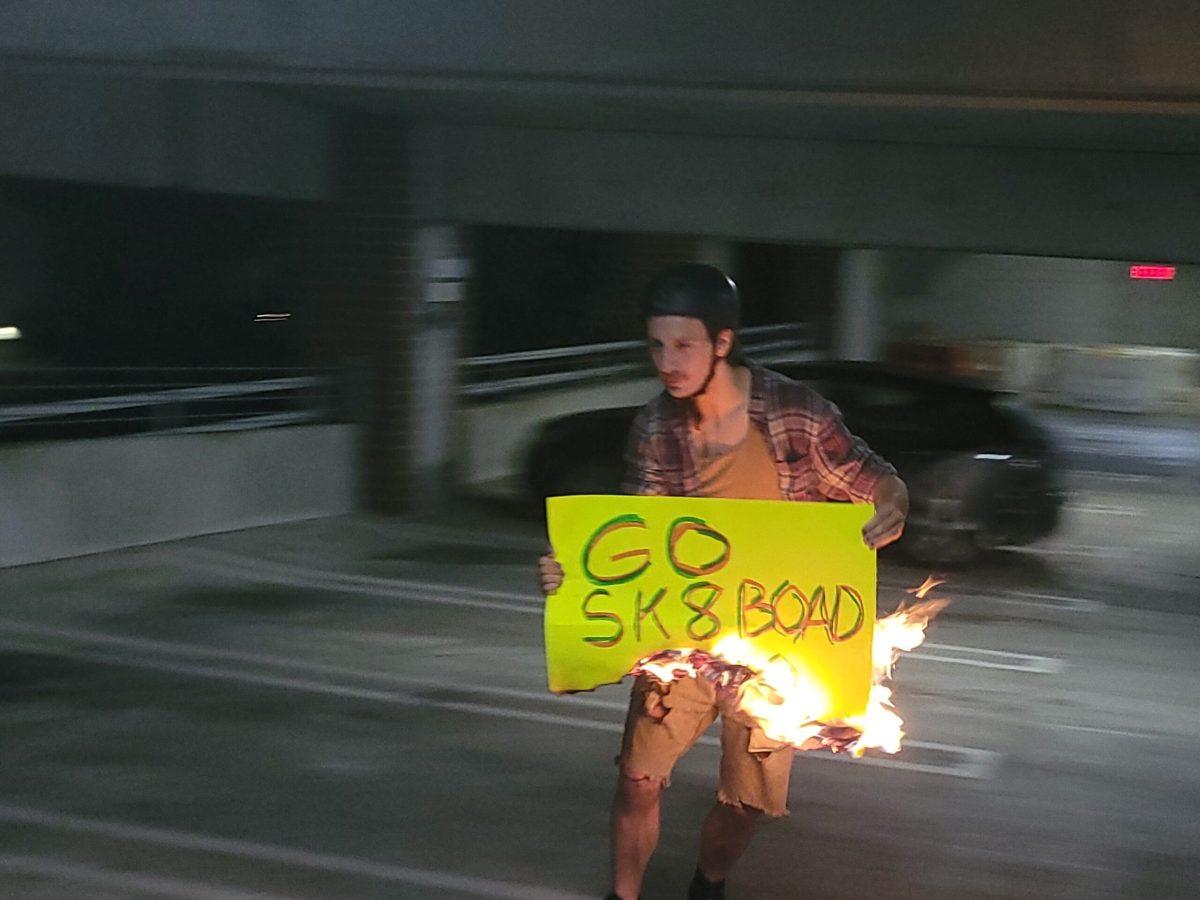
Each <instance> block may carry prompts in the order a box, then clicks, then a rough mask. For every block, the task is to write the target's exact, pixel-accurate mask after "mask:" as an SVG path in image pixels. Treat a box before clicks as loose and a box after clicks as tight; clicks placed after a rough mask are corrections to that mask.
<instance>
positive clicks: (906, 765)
mask: <svg viewBox="0 0 1200 900" xmlns="http://www.w3.org/2000/svg"><path fill="white" fill-rule="evenodd" d="M12 624H17V623H8V624H5V623H2V622H0V630H4V631H10V632H11V631H16V632H17V634H25V635H26V636H27V638H34V639H36V638H37V637H40V636H41V637H53V636H54V635H52V634H47V635H39V634H38V633H37V627H36V626H23V628H22V629H15V628H11V627H10V625H12ZM47 630H48V631H65V629H64V630H60V629H47ZM63 636H65V635H63ZM115 642H120V643H118V646H121V645H122V644H125V642H134V643H135V644H136V643H138V642H140V639H136V638H117V639H115V640H114V643H115ZM150 643H153V644H165V642H157V641H154V642H150ZM0 645H3V646H7V647H16V648H18V649H28V648H29V645H28V644H23V643H20V638H19V637H18V638H17V640H15V641H14V640H13V639H11V638H10V639H0ZM125 646H128V644H125ZM166 646H174V645H171V644H166ZM184 646H187V645H184ZM38 649H41V651H42V652H45V653H48V654H51V655H56V656H65V657H69V658H72V659H83V660H88V661H90V662H98V663H103V664H105V665H114V666H124V667H129V668H136V669H149V670H152V671H159V672H169V673H171V674H176V675H187V676H193V677H199V678H214V679H218V680H223V681H234V682H240V683H243V684H251V685H254V686H257V687H266V688H275V689H282V690H293V691H301V692H304V693H312V694H324V695H328V696H336V697H348V698H351V699H355V700H366V701H371V702H378V703H392V704H396V705H399V706H406V707H426V708H432V709H442V710H448V711H452V712H464V713H471V714H476V715H483V716H489V717H492V718H502V719H514V720H517V721H525V722H535V723H537V724H541V725H564V726H567V727H571V728H584V729H588V730H591V731H606V732H611V733H615V734H620V733H622V732H623V731H624V723H623V721H599V720H595V719H584V718H579V717H575V716H566V715H556V714H553V713H541V712H535V711H532V710H524V709H513V708H510V707H501V706H493V705H490V704H487V703H474V702H470V701H465V700H442V699H435V698H432V697H425V696H420V695H419V694H415V693H412V692H405V691H402V690H386V689H378V688H363V687H352V686H347V685H338V684H330V683H328V682H319V681H310V680H308V679H304V678H295V677H291V676H281V675H266V674H260V673H255V672H246V671H244V670H238V669H227V668H219V667H216V666H209V665H193V664H187V663H177V662H171V661H166V660H155V659H144V658H143V659H137V658H135V657H132V656H130V655H129V654H128V653H122V654H116V653H105V652H100V651H91V650H76V649H50V650H46V649H45V648H38ZM194 649H195V648H193V650H194ZM157 652H161V651H157ZM223 654H224V652H223V651H219V652H214V653H212V654H211V655H212V656H214V657H220V656H222V655H223ZM239 656H241V655H240V654H239ZM245 656H246V657H255V656H257V655H256V654H245ZM272 664H276V663H272ZM290 665H291V666H292V667H294V668H300V669H303V668H305V667H306V666H305V664H303V663H299V664H297V663H290ZM327 668H329V667H320V670H321V671H325V670H326V669H327ZM360 677H361V676H360ZM435 685H436V686H437V687H441V688H444V689H446V690H449V691H458V692H463V693H480V694H489V693H491V694H497V693H500V692H501V691H502V692H503V693H502V694H501V695H509V696H511V695H517V697H518V698H519V699H523V700H526V699H528V700H535V699H536V700H541V701H543V702H544V701H554V700H556V698H555V697H554V696H553V695H551V694H549V693H547V694H532V693H526V692H518V691H508V690H506V689H495V688H488V687H486V686H480V687H476V686H474V685H461V684H457V685H456V684H452V683H449V682H435ZM579 699H580V700H588V701H590V702H586V703H582V704H576V703H572V705H582V706H588V707H597V708H602V709H611V710H614V711H619V712H624V711H625V709H626V704H623V703H620V704H619V703H614V702H612V701H605V700H598V699H593V698H579ZM906 744H907V746H909V747H913V748H922V747H924V748H935V747H936V748H937V749H939V750H941V751H942V752H946V753H948V754H954V755H960V756H964V757H967V758H968V764H967V765H963V764H954V765H937V764H927V763H915V762H909V761H907V760H903V759H895V758H891V757H878V756H867V757H863V758H862V759H861V760H850V759H849V758H848V757H845V756H842V755H838V756H834V755H831V754H820V755H819V756H817V757H815V758H816V759H823V760H834V761H838V762H847V761H854V762H858V763H860V764H862V765H868V766H877V767H880V768H886V769H905V770H909V771H917V772H928V773H930V774H937V775H950V776H954V777H958V778H985V777H988V775H987V771H990V770H986V769H981V768H980V766H979V764H978V761H979V759H980V758H983V757H982V756H981V755H985V756H986V758H988V759H990V758H991V751H988V750H980V749H977V748H973V747H956V746H955V745H951V744H936V745H935V744H929V743H922V742H920V741H908V742H906ZM981 772H982V773H983V774H980V773H981Z"/></svg>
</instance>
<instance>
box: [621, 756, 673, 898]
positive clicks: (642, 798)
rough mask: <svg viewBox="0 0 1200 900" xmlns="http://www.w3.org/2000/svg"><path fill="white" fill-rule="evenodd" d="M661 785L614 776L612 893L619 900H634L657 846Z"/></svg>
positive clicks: (649, 780) (652, 780)
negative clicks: (620, 899) (615, 785)
mask: <svg viewBox="0 0 1200 900" xmlns="http://www.w3.org/2000/svg"><path fill="white" fill-rule="evenodd" d="M661 798H662V782H661V781H659V780H658V779H656V778H630V777H629V776H627V775H625V774H620V775H618V776H617V791H616V795H615V796H614V797H613V809H612V885H613V887H612V889H613V893H615V894H616V895H617V896H618V897H620V898H622V900H637V896H638V893H639V892H640V891H641V889H642V876H644V875H645V874H646V866H647V865H649V863H650V857H651V856H652V855H653V854H654V848H655V847H657V846H658V825H659V805H660V803H659V801H660V800H661Z"/></svg>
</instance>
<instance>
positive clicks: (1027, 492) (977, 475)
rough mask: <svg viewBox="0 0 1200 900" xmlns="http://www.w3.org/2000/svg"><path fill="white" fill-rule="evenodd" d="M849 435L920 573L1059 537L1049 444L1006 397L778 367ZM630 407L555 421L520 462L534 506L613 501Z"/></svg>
mask: <svg viewBox="0 0 1200 900" xmlns="http://www.w3.org/2000/svg"><path fill="white" fill-rule="evenodd" d="M770 368H772V369H774V370H775V371H778V372H782V373H783V374H785V375H788V376H790V377H792V378H795V379H797V380H799V381H803V382H805V383H806V384H808V385H810V386H811V387H812V388H814V389H815V390H816V391H818V392H819V393H820V394H821V395H823V396H825V397H827V398H828V399H830V400H832V401H833V402H834V403H836V404H837V405H838V407H839V408H840V409H841V411H842V415H843V416H844V418H845V420H846V425H847V426H848V427H849V428H850V430H851V431H852V432H854V433H855V434H856V435H858V436H859V437H861V438H863V439H864V440H865V441H866V442H867V443H868V444H870V446H871V447H872V448H873V449H874V450H876V451H878V452H879V453H880V454H881V455H883V456H884V457H885V458H886V459H888V460H889V461H890V462H892V463H893V464H894V465H895V466H896V468H897V469H898V470H899V471H900V475H901V477H902V478H904V480H905V481H906V482H907V484H908V487H909V493H910V495H911V506H912V508H911V511H910V515H909V520H908V525H907V527H906V530H905V534H904V537H903V538H901V540H900V541H899V542H898V543H897V546H898V547H899V548H900V549H901V550H902V551H904V552H905V553H906V554H907V555H908V556H909V557H910V558H912V559H913V560H915V561H917V562H921V563H925V564H932V565H944V566H955V565H962V564H965V563H967V562H969V561H971V560H972V559H974V558H975V557H976V556H977V555H978V553H979V552H980V551H981V550H983V549H986V548H989V547H997V546H1003V545H1018V544H1027V543H1030V542H1032V541H1034V540H1037V539H1038V538H1040V537H1043V536H1045V535H1047V534H1049V533H1050V532H1051V531H1053V530H1054V527H1055V525H1056V524H1057V522H1058V516H1059V510H1060V508H1061V506H1062V501H1063V492H1062V488H1061V482H1060V472H1059V466H1058V463H1057V461H1056V459H1055V454H1054V450H1053V447H1052V446H1051V443H1050V439H1049V437H1048V435H1047V433H1046V432H1045V431H1044V430H1043V429H1042V428H1041V427H1040V426H1039V425H1038V424H1037V423H1036V422H1035V421H1034V419H1033V418H1032V417H1031V416H1030V415H1029V413H1028V412H1026V411H1024V410H1022V409H1021V407H1020V405H1019V404H1018V403H1017V402H1016V400H1015V399H1014V398H1013V397H1012V396H1011V395H1009V394H1005V393H1002V392H997V391H993V390H989V389H987V388H985V387H981V386H978V385H975V384H971V383H968V382H964V381H959V380H953V379H949V378H942V377H938V376H933V375H927V374H918V373H913V372H906V371H903V370H899V369H896V368H893V367H889V366H886V365H881V364H876V363H852V362H822V363H811V362H806V363H784V364H775V365H771V366H770ZM636 412H637V408H636V407H625V408H620V409H598V410H590V411H588V412H582V413H576V414H574V415H569V416H564V417H561V418H557V419H553V420H551V421H549V422H547V423H545V424H544V425H543V426H542V428H541V430H540V431H539V433H538V435H537V436H536V438H535V440H534V443H533V445H532V447H531V448H530V451H529V455H528V458H527V461H526V468H525V475H526V484H527V485H528V487H529V489H530V491H531V492H532V494H533V495H534V496H535V497H539V498H540V497H546V496H553V495H559V494H586V493H616V492H617V491H618V489H619V486H620V482H621V476H622V468H623V459H622V457H623V455H624V450H625V442H626V439H627V437H628V434H629V429H630V425H631V424H632V421H633V417H634V415H635V413H636Z"/></svg>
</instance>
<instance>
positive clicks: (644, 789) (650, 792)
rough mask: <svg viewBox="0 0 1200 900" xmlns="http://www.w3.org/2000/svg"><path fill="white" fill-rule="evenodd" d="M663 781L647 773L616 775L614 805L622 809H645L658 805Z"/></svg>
mask: <svg viewBox="0 0 1200 900" xmlns="http://www.w3.org/2000/svg"><path fill="white" fill-rule="evenodd" d="M662 791H663V781H662V779H661V778H654V777H652V776H649V775H626V774H625V773H624V772H622V773H621V774H620V775H619V776H617V796H616V805H617V808H618V809H619V810H622V811H630V812H632V811H634V810H646V809H650V808H652V807H654V806H657V805H658V802H659V798H661V797H662Z"/></svg>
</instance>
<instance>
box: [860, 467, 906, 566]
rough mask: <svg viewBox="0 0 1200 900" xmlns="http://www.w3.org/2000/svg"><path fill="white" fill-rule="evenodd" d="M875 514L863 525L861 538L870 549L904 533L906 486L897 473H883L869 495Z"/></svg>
mask: <svg viewBox="0 0 1200 900" xmlns="http://www.w3.org/2000/svg"><path fill="white" fill-rule="evenodd" d="M871 500H872V502H874V504H875V515H874V516H872V517H871V521H869V522H867V524H866V525H864V526H863V540H864V541H865V542H866V544H867V546H868V547H870V548H871V549H872V550H878V549H879V548H880V547H886V546H887V545H888V544H890V543H892V541H894V540H896V539H897V538H899V537H900V535H902V534H903V533H904V520H905V519H907V518H908V487H907V486H905V484H904V482H903V481H901V480H900V477H899V476H898V475H884V476H883V477H882V478H880V479H879V481H878V482H877V483H876V484H875V490H874V492H873V494H872V496H871Z"/></svg>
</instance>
